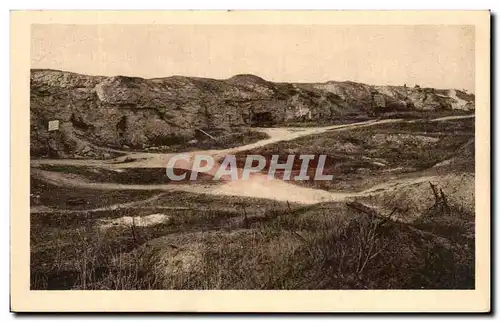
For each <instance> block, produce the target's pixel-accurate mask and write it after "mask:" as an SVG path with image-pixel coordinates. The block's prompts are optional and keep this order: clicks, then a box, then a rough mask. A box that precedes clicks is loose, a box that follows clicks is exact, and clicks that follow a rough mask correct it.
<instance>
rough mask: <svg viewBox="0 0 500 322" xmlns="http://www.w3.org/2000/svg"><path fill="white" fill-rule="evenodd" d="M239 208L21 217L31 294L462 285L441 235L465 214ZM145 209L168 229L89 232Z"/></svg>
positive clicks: (453, 238)
mask: <svg viewBox="0 0 500 322" xmlns="http://www.w3.org/2000/svg"><path fill="white" fill-rule="evenodd" d="M233 202H234V200H233ZM238 202H241V200H240V201H238ZM238 202H236V203H238ZM251 203H253V204H254V207H255V206H257V205H259V201H255V200H246V201H245V202H243V203H241V205H242V206H240V207H238V206H236V204H233V205H232V206H233V207H232V208H233V210H223V209H217V208H210V207H216V206H215V204H209V205H208V207H207V208H206V209H203V208H202V207H199V206H198V207H197V206H196V205H194V207H193V208H188V209H184V210H165V208H161V206H165V205H174V204H175V205H177V203H175V198H167V199H165V200H163V199H162V201H161V203H156V205H151V207H150V208H148V207H145V208H142V209H141V208H140V207H138V208H133V209H118V210H115V211H112V210H107V211H101V212H98V213H91V212H86V211H81V212H80V213H78V214H75V213H73V214H65V213H63V212H61V213H59V214H58V213H51V214H37V215H32V217H31V218H32V219H31V245H32V247H31V267H32V272H31V288H32V289H365V288H368V289H387V288H396V289H407V288H412V289H415V288H417V289H419V288H434V289H436V288H464V289H467V288H473V287H474V256H473V245H474V243H473V241H474V238H473V235H472V237H471V235H464V234H457V230H456V229H454V228H453V227H456V224H457V222H459V223H462V226H466V225H467V223H468V221H467V220H469V221H470V218H471V217H470V216H469V217H467V216H460V217H457V218H455V219H456V221H455V226H452V225H448V226H443V225H445V224H443V222H441V224H440V225H441V227H448V228H449V229H440V230H436V229H433V226H434V225H433V224H432V223H433V221H436V218H438V219H439V217H440V216H442V215H444V213H439V214H438V213H436V214H434V216H433V217H432V218H430V217H423V218H422V220H420V221H418V222H415V224H402V223H398V222H395V221H393V220H391V219H392V218H391V217H390V216H389V215H392V214H378V213H370V212H366V211H364V210H363V209H361V210H360V208H358V207H355V206H352V205H350V204H345V203H329V204H321V205H316V206H308V207H304V206H298V205H286V204H279V205H277V204H271V203H270V202H267V203H266V204H262V207H263V208H264V210H263V211H261V212H257V211H254V210H253V209H255V208H253V207H251V206H250V204H251ZM154 206H156V207H157V208H156V209H155V208H154ZM436 210H437V211H438V210H439V209H436ZM156 211H163V212H165V211H167V212H166V213H167V214H168V216H169V218H170V220H169V221H168V222H165V223H161V224H158V225H154V226H151V227H141V226H139V225H136V224H134V222H132V223H131V224H130V225H120V226H116V227H111V228H107V229H104V228H102V227H101V226H100V219H103V218H113V217H115V218H116V217H121V216H126V215H130V214H133V215H135V216H142V215H145V214H147V213H151V212H156ZM439 211H443V210H439ZM452 211H456V210H452ZM467 218H469V219H467ZM472 218H473V217H472Z"/></svg>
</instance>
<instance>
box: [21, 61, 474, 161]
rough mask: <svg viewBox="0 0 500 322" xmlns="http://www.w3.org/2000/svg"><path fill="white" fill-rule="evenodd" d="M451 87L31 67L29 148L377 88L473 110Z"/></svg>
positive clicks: (155, 135) (324, 110) (261, 121)
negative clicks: (54, 125)
mask: <svg viewBox="0 0 500 322" xmlns="http://www.w3.org/2000/svg"><path fill="white" fill-rule="evenodd" d="M452 94H453V95H451V94H447V91H439V92H438V91H437V90H432V89H413V88H412V89H409V88H403V87H379V86H368V85H365V84H358V83H353V82H328V83H324V84H291V83H272V82H269V81H266V80H264V79H262V78H260V77H257V76H254V75H237V76H234V77H232V78H230V79H227V80H216V79H207V78H196V77H182V76H173V77H166V78H155V79H143V78H138V77H125V76H116V77H102V76H86V75H80V74H75V73H69V72H62V71H56V70H32V71H31V92H30V122H31V127H30V146H31V154H32V156H33V157H92V158H99V157H104V158H106V157H108V156H109V154H110V153H112V150H109V148H111V149H112V148H122V147H123V146H128V147H131V148H145V147H150V146H158V145H162V146H165V145H167V146H168V145H171V144H175V143H179V142H187V141H189V140H191V139H193V138H194V137H195V136H196V134H197V131H196V129H214V130H218V131H219V133H220V131H224V129H229V128H231V127H240V126H252V125H253V126H255V125H265V124H282V123H288V122H301V121H322V122H325V121H328V120H332V119H336V118H339V117H343V116H346V115H364V114H367V113H373V111H377V106H374V104H373V97H374V95H379V96H380V95H382V96H383V97H384V99H385V101H386V104H385V106H384V107H383V110H381V111H382V112H383V111H386V110H391V111H398V110H407V109H421V110H424V109H434V110H437V109H453V108H454V107H460V108H464V109H466V108H467V109H468V108H471V109H473V104H474V97H473V96H471V95H468V94H466V93H463V92H460V91H453V93H452ZM458 101H459V102H458ZM457 102H458V103H457ZM51 120H59V122H60V128H59V130H57V131H52V132H48V122H49V121H51ZM96 147H101V148H100V149H97V148H96ZM103 147H107V148H108V150H109V151H108V150H106V149H104V148H103Z"/></svg>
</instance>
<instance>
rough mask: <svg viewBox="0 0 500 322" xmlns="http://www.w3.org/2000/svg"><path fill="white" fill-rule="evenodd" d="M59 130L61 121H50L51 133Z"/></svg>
mask: <svg viewBox="0 0 500 322" xmlns="http://www.w3.org/2000/svg"><path fill="white" fill-rule="evenodd" d="M57 130H59V120H53V121H49V132H52V131H57Z"/></svg>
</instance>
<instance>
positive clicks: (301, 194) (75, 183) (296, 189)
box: [31, 115, 474, 211]
mask: <svg viewBox="0 0 500 322" xmlns="http://www.w3.org/2000/svg"><path fill="white" fill-rule="evenodd" d="M469 117H474V115H467V116H450V117H443V118H438V119H434V120H433V121H445V120H452V119H461V118H469ZM403 121H404V120H400V119H393V120H381V121H367V122H359V123H353V124H347V125H332V126H326V127H317V128H268V129H260V130H261V131H264V132H266V133H267V134H268V135H269V136H270V138H268V139H264V140H261V141H258V142H255V143H252V144H248V145H244V146H240V147H235V148H230V149H224V150H206V151H195V152H190V153H186V154H187V155H190V156H192V157H193V156H194V155H195V154H204V155H207V154H208V155H212V156H214V157H216V158H221V157H223V156H225V155H227V154H235V153H238V152H242V151H248V150H252V149H255V148H258V147H263V146H266V145H269V144H273V143H276V142H281V141H290V140H294V139H296V138H299V137H303V136H306V135H314V134H319V133H323V132H326V131H332V130H335V131H341V130H346V129H353V128H359V127H366V126H372V125H377V124H384V123H397V122H403ZM173 155H174V154H157V153H130V154H129V155H127V156H125V157H120V158H117V159H115V160H111V161H105V160H32V161H31V163H32V165H34V166H36V165H42V164H48V165H63V164H64V165H73V166H94V167H104V168H105V167H108V168H163V167H165V165H166V164H167V161H168V160H169V159H170V158H171V157H172V156H173ZM126 158H129V159H133V160H131V161H130V162H125V163H123V161H125V160H126ZM31 171H32V175H33V176H35V177H38V178H40V179H42V180H44V181H47V182H50V183H53V184H56V185H63V186H68V187H79V188H92V189H97V190H125V189H126V190H158V191H185V192H191V193H199V194H208V195H217V196H240V197H249V198H265V199H274V200H277V201H289V202H295V203H301V204H315V203H320V202H328V201H343V200H346V199H350V198H355V197H360V196H368V195H374V194H378V193H382V192H386V191H388V190H394V189H398V188H400V187H403V186H407V185H412V184H416V183H420V182H425V181H429V180H431V179H434V178H435V177H420V178H407V179H401V180H395V181H390V182H386V183H383V184H380V185H377V186H374V187H372V188H369V189H366V190H364V191H361V192H329V191H325V190H320V189H313V188H307V187H301V186H298V185H294V184H291V183H288V182H286V181H282V180H279V179H268V178H267V176H266V175H263V174H260V173H257V174H254V175H252V176H251V177H250V178H249V179H248V180H234V181H226V182H220V183H219V184H208V185H207V184H199V183H198V184H190V183H186V184H119V183H100V182H88V181H86V180H79V178H77V177H75V176H74V175H73V176H69V175H67V174H65V173H60V172H53V171H44V170H41V169H37V168H36V167H35V168H32V170H31ZM158 198H159V197H158ZM136 203H137V202H136ZM130 204H133V203H129V204H128V207H130ZM125 207H127V205H125ZM98 209H99V208H98ZM105 209H107V208H106V207H104V208H101V209H99V211H100V210H105ZM95 211H98V210H95Z"/></svg>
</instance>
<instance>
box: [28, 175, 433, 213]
mask: <svg viewBox="0 0 500 322" xmlns="http://www.w3.org/2000/svg"><path fill="white" fill-rule="evenodd" d="M32 175H33V176H34V177H37V178H39V179H42V180H44V181H46V182H49V183H52V184H56V185H62V186H66V187H75V188H91V189H96V190H125V189H126V190H158V191H184V192H190V193H198V194H207V195H214V196H239V197H248V198H261V199H262V198H264V199H273V200H276V201H283V202H286V201H288V202H294V203H300V204H316V203H321V202H330V201H344V200H347V199H351V198H355V197H363V196H369V195H375V194H379V193H383V192H387V191H390V190H395V189H398V188H401V187H404V186H408V185H412V184H416V183H421V182H425V181H430V180H433V179H435V178H436V177H434V176H426V177H419V178H406V179H401V180H394V181H391V182H386V183H383V184H380V185H376V186H374V187H371V188H369V189H366V190H364V191H361V192H329V191H325V190H320V189H313V188H307V187H300V186H297V185H293V184H291V183H288V182H286V181H282V180H279V179H268V178H267V176H266V175H263V174H260V173H257V174H255V175H253V176H251V177H250V178H249V179H248V180H234V181H229V182H227V183H221V184H217V185H202V184H177V185H172V184H156V185H151V184H119V183H97V182H85V181H81V180H78V179H75V178H71V177H67V176H66V175H65V174H64V173H60V172H52V171H45V170H40V169H33V171H32ZM152 198H155V199H159V198H161V195H158V196H155V197H152ZM152 198H150V199H152ZM148 201H150V200H143V201H136V202H131V203H126V204H124V205H121V206H120V205H113V206H115V207H116V208H112V207H113V206H108V207H102V208H97V209H95V210H94V211H101V210H109V209H118V207H119V208H130V207H133V206H138V205H141V204H144V203H146V202H148ZM45 210H46V211H43V209H41V210H38V212H47V211H51V209H45Z"/></svg>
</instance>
